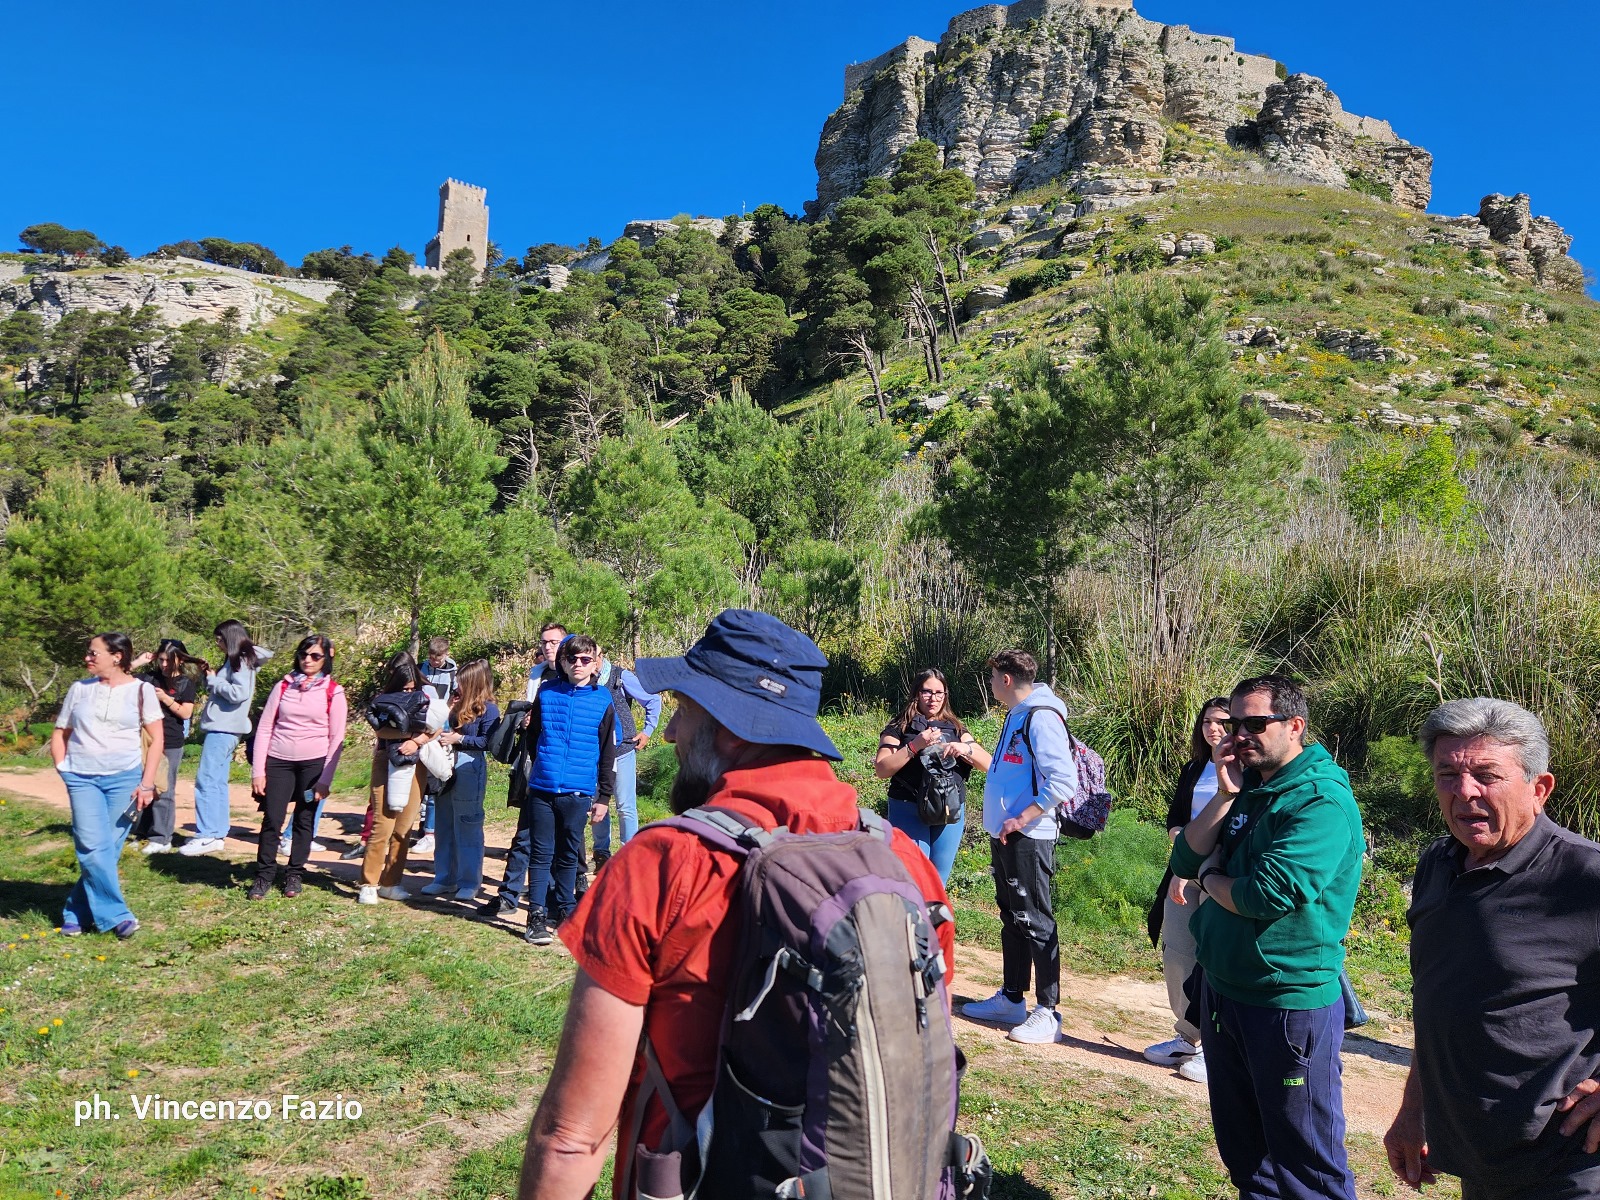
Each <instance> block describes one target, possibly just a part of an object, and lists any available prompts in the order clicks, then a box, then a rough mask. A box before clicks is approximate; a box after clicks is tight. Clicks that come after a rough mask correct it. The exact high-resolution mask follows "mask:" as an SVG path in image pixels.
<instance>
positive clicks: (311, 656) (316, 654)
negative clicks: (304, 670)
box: [300, 650, 328, 662]
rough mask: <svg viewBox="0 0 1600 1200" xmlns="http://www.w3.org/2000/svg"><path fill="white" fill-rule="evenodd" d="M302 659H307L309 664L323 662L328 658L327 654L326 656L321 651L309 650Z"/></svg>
mask: <svg viewBox="0 0 1600 1200" xmlns="http://www.w3.org/2000/svg"><path fill="white" fill-rule="evenodd" d="M300 657H301V658H303V659H305V660H306V661H307V662H321V661H322V660H323V659H325V658H327V657H328V656H327V655H326V654H324V653H323V652H322V651H321V650H307V651H306V652H305V653H304V654H302V655H301V656H300Z"/></svg>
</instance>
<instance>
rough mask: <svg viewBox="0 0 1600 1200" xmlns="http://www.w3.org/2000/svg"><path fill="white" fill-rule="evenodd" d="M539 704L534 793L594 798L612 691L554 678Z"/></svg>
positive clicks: (543, 687) (530, 776) (531, 774)
mask: <svg viewBox="0 0 1600 1200" xmlns="http://www.w3.org/2000/svg"><path fill="white" fill-rule="evenodd" d="M538 703H539V745H538V746H537V747H536V748H535V750H534V755H533V769H532V770H531V771H530V772H529V773H528V789H529V790H530V791H535V792H551V793H561V792H577V793H578V794H580V795H584V796H593V795H594V794H595V793H596V791H597V790H598V788H599V780H600V724H601V722H602V721H604V720H605V716H606V714H607V713H608V712H610V711H611V690H610V689H609V688H603V687H593V686H591V687H581V688H580V687H574V686H573V685H572V684H571V683H569V682H567V681H566V680H565V679H549V680H546V681H545V683H544V684H542V685H541V686H540V688H539V697H538Z"/></svg>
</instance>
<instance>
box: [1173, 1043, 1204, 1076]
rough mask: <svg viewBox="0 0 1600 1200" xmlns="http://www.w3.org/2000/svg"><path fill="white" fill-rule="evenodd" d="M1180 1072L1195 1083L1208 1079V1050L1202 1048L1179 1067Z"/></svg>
mask: <svg viewBox="0 0 1600 1200" xmlns="http://www.w3.org/2000/svg"><path fill="white" fill-rule="evenodd" d="M1178 1074H1179V1075H1182V1076H1183V1077H1184V1078H1185V1079H1190V1080H1193V1081H1194V1082H1195V1083H1204V1082H1205V1081H1206V1052H1205V1051H1204V1050H1201V1051H1200V1052H1199V1053H1198V1054H1196V1055H1195V1056H1194V1057H1193V1058H1191V1059H1189V1060H1188V1061H1187V1062H1185V1063H1184V1064H1183V1065H1182V1066H1181V1067H1179V1068H1178Z"/></svg>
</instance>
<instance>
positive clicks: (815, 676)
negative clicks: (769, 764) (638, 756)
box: [633, 608, 844, 761]
mask: <svg viewBox="0 0 1600 1200" xmlns="http://www.w3.org/2000/svg"><path fill="white" fill-rule="evenodd" d="M827 665H828V660H827V659H826V658H825V657H823V654H822V651H821V650H818V649H817V645H816V643H815V642H813V641H812V640H811V639H810V638H808V637H807V636H806V635H805V634H803V633H800V632H798V631H797V630H793V629H790V628H789V627H788V626H787V625H785V624H784V623H783V622H782V621H780V620H778V618H777V617H774V616H769V615H768V614H766V613H763V612H754V611H752V610H751V609H748V608H730V609H726V610H725V611H723V612H722V613H719V614H718V615H717V617H716V618H715V619H714V620H713V621H712V622H711V624H709V625H707V626H706V631H705V633H704V634H703V635H702V636H701V638H700V640H699V641H698V642H696V643H695V644H694V645H692V646H690V647H689V650H688V652H687V653H686V654H685V655H684V656H683V657H682V658H641V659H640V660H639V661H638V662H637V663H635V664H634V667H633V672H634V674H635V675H637V676H638V677H639V682H640V683H641V684H643V685H644V688H645V690H646V691H651V692H678V693H679V694H681V695H684V696H688V697H689V699H691V700H693V701H694V702H695V703H696V704H698V705H700V707H701V708H703V709H705V710H706V711H707V712H708V713H710V714H711V715H712V716H713V717H714V718H716V720H717V721H718V722H719V723H720V724H721V725H723V726H724V727H725V728H726V729H727V730H728V732H729V733H732V734H733V735H734V736H735V737H740V738H743V739H744V740H745V741H747V742H754V743H756V744H757V745H762V746H799V747H801V748H803V749H806V750H815V751H816V752H817V753H818V754H820V755H822V756H823V757H824V758H831V759H834V760H836V761H837V760H838V759H841V758H843V757H844V756H843V755H842V754H840V753H839V751H838V750H837V749H836V748H835V746H834V744H833V741H832V740H831V739H830V738H829V737H828V735H827V734H826V733H824V732H823V729H822V726H821V725H819V724H817V709H818V708H819V707H821V704H822V672H823V670H824V668H826V667H827Z"/></svg>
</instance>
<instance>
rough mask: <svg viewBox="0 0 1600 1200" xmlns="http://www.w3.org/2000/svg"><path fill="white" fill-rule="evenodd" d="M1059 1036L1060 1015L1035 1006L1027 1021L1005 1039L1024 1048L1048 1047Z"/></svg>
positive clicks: (1043, 1007)
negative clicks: (1020, 1044) (1019, 1043)
mask: <svg viewBox="0 0 1600 1200" xmlns="http://www.w3.org/2000/svg"><path fill="white" fill-rule="evenodd" d="M1060 1036H1061V1014H1060V1013H1058V1012H1056V1010H1055V1009H1053V1008H1046V1007H1045V1006H1044V1005H1042V1004H1040V1005H1037V1006H1036V1007H1035V1008H1034V1010H1033V1011H1032V1012H1031V1013H1029V1014H1028V1019H1027V1020H1026V1021H1024V1022H1023V1023H1022V1024H1020V1025H1018V1026H1017V1027H1016V1028H1015V1029H1013V1030H1012V1031H1011V1032H1010V1033H1008V1034H1006V1037H1007V1038H1008V1039H1009V1040H1011V1041H1013V1042H1021V1043H1023V1044H1024V1045H1026V1046H1048V1045H1050V1044H1051V1043H1052V1042H1054V1041H1055V1040H1056V1039H1057V1038H1059V1037H1060Z"/></svg>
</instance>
